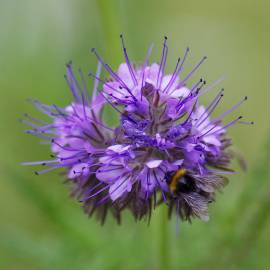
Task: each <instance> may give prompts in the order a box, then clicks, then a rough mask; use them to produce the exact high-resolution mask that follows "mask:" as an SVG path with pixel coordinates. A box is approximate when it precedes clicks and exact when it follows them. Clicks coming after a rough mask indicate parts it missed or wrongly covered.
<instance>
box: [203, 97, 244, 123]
mask: <svg viewBox="0 0 270 270" xmlns="http://www.w3.org/2000/svg"><path fill="white" fill-rule="evenodd" d="M246 100H247V96H246V97H244V98H243V99H242V100H241V101H239V102H238V103H237V104H236V105H234V106H233V107H232V108H231V109H230V110H228V111H226V112H225V113H223V114H222V115H220V116H219V117H217V118H216V119H214V120H212V121H211V122H209V124H207V125H206V127H207V126H209V125H212V124H213V123H216V122H218V121H219V120H221V119H222V118H224V117H225V116H227V115H228V114H230V113H231V112H233V111H235V110H236V109H237V108H238V107H239V106H241V105H242V103H243V102H245V101H246Z"/></svg>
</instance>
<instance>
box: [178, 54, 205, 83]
mask: <svg viewBox="0 0 270 270" xmlns="http://www.w3.org/2000/svg"><path fill="white" fill-rule="evenodd" d="M206 59H207V56H204V57H203V58H202V59H201V60H200V61H199V63H198V64H197V65H196V66H195V67H194V68H193V69H192V70H191V71H190V72H189V74H188V75H187V76H186V77H185V79H184V80H183V81H182V82H180V86H183V85H184V83H185V82H186V81H187V80H188V79H189V78H190V77H191V76H192V75H193V74H194V73H195V72H196V71H197V69H198V68H199V67H200V66H201V64H202V63H203V62H204V61H205V60H206Z"/></svg>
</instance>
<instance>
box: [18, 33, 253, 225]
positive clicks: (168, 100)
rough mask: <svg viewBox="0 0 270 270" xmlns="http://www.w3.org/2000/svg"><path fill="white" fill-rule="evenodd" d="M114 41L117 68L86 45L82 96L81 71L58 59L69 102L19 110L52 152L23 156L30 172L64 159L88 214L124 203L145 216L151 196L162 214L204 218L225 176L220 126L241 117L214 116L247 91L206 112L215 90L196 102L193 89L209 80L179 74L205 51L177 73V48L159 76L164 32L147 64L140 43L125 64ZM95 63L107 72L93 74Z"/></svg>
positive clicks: (197, 91) (226, 156)
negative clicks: (110, 118) (112, 121)
mask: <svg viewBox="0 0 270 270" xmlns="http://www.w3.org/2000/svg"><path fill="white" fill-rule="evenodd" d="M121 40H122V45H123V52H124V57H125V63H122V64H121V65H120V66H119V68H118V70H117V71H113V70H112V69H111V67H110V66H109V65H108V64H106V63H105V62H104V60H103V59H102V58H101V57H100V56H99V54H98V53H97V51H96V50H95V49H93V50H92V52H93V53H94V54H95V55H96V57H97V59H98V63H99V64H98V69H97V73H96V74H95V75H94V74H92V73H89V75H90V76H91V77H93V78H94V89H93V91H92V96H91V97H90V96H89V94H88V90H87V87H86V82H85V79H84V76H83V75H82V72H81V71H80V70H79V75H80V81H78V80H77V79H76V77H75V75H74V73H73V69H72V65H71V64H68V65H67V76H66V79H67V82H68V84H69V87H70V89H71V92H72V94H73V97H74V100H73V102H72V103H71V104H70V105H69V106H67V107H66V108H59V107H57V106H56V105H52V106H48V105H44V104H41V103H39V102H38V101H33V103H34V105H35V106H36V107H37V108H38V109H39V110H40V111H41V112H43V113H45V114H47V115H48V116H49V117H50V118H52V121H50V122H49V123H45V122H43V121H40V120H37V119H36V118H32V117H29V116H27V118H28V119H25V120H23V122H24V123H26V124H28V125H30V126H31V127H32V128H33V129H32V130H29V131H27V133H30V134H32V135H35V136H37V137H40V138H42V139H45V140H47V141H49V142H50V143H51V149H52V152H53V159H52V160H49V161H40V162H27V163H24V164H25V165H43V166H45V167H46V169H44V170H41V171H38V172H36V174H42V173H44V172H47V171H49V170H54V169H58V168H64V169H65V171H66V173H67V178H68V179H69V180H70V181H71V182H72V183H73V187H74V190H73V195H74V196H76V197H78V198H79V199H80V201H81V202H82V203H83V205H84V209H85V211H86V212H87V213H88V214H89V215H92V214H93V213H94V212H95V211H96V212H97V215H98V218H100V219H101V221H102V222H104V220H105V217H106V214H107V211H108V210H109V211H111V212H112V214H113V216H114V217H115V218H116V219H117V221H118V222H120V218H121V212H122V211H123V210H124V209H125V208H127V209H129V210H130V211H131V212H132V213H133V215H134V217H135V218H136V219H142V218H145V217H147V216H148V217H149V218H150V216H151V213H152V210H153V209H154V208H155V207H156V206H157V205H159V204H161V203H165V204H167V205H168V212H169V215H171V214H172V213H173V212H175V213H176V216H177V217H181V218H182V219H187V220H190V219H191V217H199V218H201V219H203V220H207V219H208V204H209V203H210V202H212V201H213V200H214V197H215V193H216V191H217V190H220V189H221V188H222V187H224V186H225V184H226V183H227V178H226V175H227V174H231V173H233V171H232V170H231V169H229V167H228V166H229V163H230V161H231V159H232V154H231V152H230V151H229V150H228V147H229V146H230V145H231V140H230V139H229V138H228V137H227V129H228V128H229V127H231V126H233V125H235V124H237V123H242V124H249V123H248V122H243V121H242V120H241V118H242V117H241V116H239V117H237V118H236V119H234V120H233V121H231V122H229V123H226V124H223V118H224V117H225V116H227V115H228V114H229V113H230V112H232V111H234V110H236V109H237V108H238V107H239V106H240V105H241V104H242V103H243V102H244V101H245V100H246V99H247V98H246V97H245V98H244V99H243V100H242V101H240V102H239V103H237V104H236V105H235V106H233V107H232V108H231V109H230V110H228V111H226V112H225V113H223V114H221V115H220V116H218V117H216V118H213V119H211V116H212V113H213V112H214V110H215V108H216V107H217V106H218V105H219V104H220V102H221V100H222V98H223V96H224V90H223V89H222V90H220V91H219V92H218V93H217V94H216V96H215V98H214V99H213V100H212V102H211V103H210V104H209V105H208V106H207V107H204V106H202V105H200V104H199V97H200V96H202V95H203V94H205V93H206V92H208V91H209V90H211V89H213V88H214V87H215V86H216V85H217V83H218V82H219V81H217V82H215V83H214V84H213V85H210V86H206V82H205V81H204V80H203V79H200V80H199V81H197V82H195V83H193V85H192V84H190V83H189V81H190V79H191V77H192V76H193V74H194V73H195V72H196V71H197V69H198V68H199V66H200V65H201V64H202V63H203V62H204V61H205V59H206V57H203V58H202V59H201V60H200V61H199V62H198V64H197V65H196V66H195V67H194V68H193V69H192V70H191V71H190V72H188V73H187V75H186V76H182V73H181V71H182V70H183V69H184V64H185V61H186V59H187V56H188V54H189V49H187V50H186V52H185V54H184V56H183V58H182V59H180V58H179V59H178V60H177V63H176V67H175V69H174V71H173V72H172V73H171V74H168V75H166V74H165V67H166V60H167V54H168V47H167V38H166V37H165V39H164V43H163V50H162V55H161V59H160V61H159V64H157V63H153V64H149V57H150V53H151V49H150V51H149V53H148V55H147V57H146V60H145V61H144V63H143V64H142V65H140V66H135V65H134V64H133V63H131V61H130V60H129V57H128V54H127V51H126V48H125V45H124V40H123V38H122V36H121ZM101 67H103V68H104V69H105V70H106V71H107V72H108V75H109V77H108V78H106V79H101V78H100V72H101ZM98 83H100V84H101V87H100V88H99V86H98ZM189 84H190V85H189ZM106 105H110V106H111V107H112V108H113V109H114V110H115V112H116V113H117V114H118V115H119V124H118V126H116V127H109V126H107V124H106V123H105V120H104V119H103V116H102V112H103V109H104V106H106Z"/></svg>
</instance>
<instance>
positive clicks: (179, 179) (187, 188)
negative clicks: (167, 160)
mask: <svg viewBox="0 0 270 270" xmlns="http://www.w3.org/2000/svg"><path fill="white" fill-rule="evenodd" d="M167 183H168V185H169V189H170V192H171V193H172V194H174V195H179V194H180V193H190V192H193V191H195V190H196V186H195V181H194V179H193V178H192V177H191V176H190V175H188V174H187V170H186V169H179V170H177V171H176V172H174V173H172V174H170V175H168V176H167Z"/></svg>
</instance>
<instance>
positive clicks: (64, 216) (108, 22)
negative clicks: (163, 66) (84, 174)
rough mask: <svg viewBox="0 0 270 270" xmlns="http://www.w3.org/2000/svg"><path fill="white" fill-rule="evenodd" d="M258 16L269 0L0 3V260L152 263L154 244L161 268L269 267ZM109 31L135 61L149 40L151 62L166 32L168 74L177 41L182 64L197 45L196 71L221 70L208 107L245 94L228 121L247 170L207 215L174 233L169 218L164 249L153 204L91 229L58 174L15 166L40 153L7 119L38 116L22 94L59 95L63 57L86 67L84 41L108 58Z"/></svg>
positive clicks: (66, 265) (89, 58) (269, 43)
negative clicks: (149, 215) (144, 213)
mask: <svg viewBox="0 0 270 270" xmlns="http://www.w3.org/2000/svg"><path fill="white" fill-rule="evenodd" d="M269 14H270V2H269V1H268V0H256V1H255V0H254V1H250V0H245V1H243V0H227V1H213V0H204V1H192V0H191V1H182V0H167V1H161V0H147V1H146V0H136V1H126V0H118V1H113V0H108V1H106V0H101V1H99V0H97V1H91V0H47V1H41V0H25V1H20V0H0V67H1V68H0V70H1V72H0V91H1V96H0V129H1V132H0V136H1V137H0V138H1V143H0V180H1V182H0V213H1V216H0V269H3V270H4V269H14V270H17V269H20V270H24V269H27V270H32V269H35V270H36V269H38V270H39V269H40V270H41V269H72V270H74V269H76V270H81V269H91V270H94V269H118V270H120V269H125V270H131V269H160V268H161V265H160V257H161V256H162V254H163V252H168V254H169V264H170V267H169V268H170V269H238V270H239V269H245V270H247V269H269V268H270V261H269V254H270V226H269V225H270V212H269V211H270V181H269V180H270V177H269V176H270V171H269V166H270V120H269V112H270V110H269V99H270V87H269V85H270V82H269V79H270V76H269V72H270V68H269V63H270V34H269V29H270V16H269ZM120 33H124V35H125V39H126V44H127V47H128V51H129V54H130V57H131V58H132V59H134V60H135V61H136V62H140V61H141V60H143V58H144V57H145V54H146V51H147V48H148V46H149V45H150V44H151V43H152V42H153V43H155V48H154V52H153V56H152V60H153V61H154V60H156V61H158V60H159V56H160V50H161V45H162V39H163V36H164V35H167V36H168V38H169V39H168V42H169V58H168V69H167V70H168V71H170V70H172V68H173V66H174V64H175V62H176V59H177V57H178V55H179V54H180V55H182V54H183V52H184V49H185V47H186V46H190V48H191V56H190V58H189V61H188V64H187V68H186V71H188V70H189V68H191V67H192V65H193V64H194V63H195V62H196V61H198V59H199V58H200V57H201V56H202V55H205V54H206V55H207V56H208V60H207V62H206V63H205V64H204V65H203V67H202V68H201V69H200V71H199V72H198V76H201V75H203V76H205V78H206V79H207V81H208V82H212V81H214V80H215V79H218V78H219V77H220V76H222V75H225V76H226V80H225V81H224V82H223V83H222V84H221V85H220V87H225V91H226V98H225V100H224V102H223V103H222V106H221V108H219V110H217V112H216V114H218V113H219V112H220V111H221V110H224V109H227V108H230V107H231V106H232V105H233V104H234V103H236V102H237V101H238V100H240V99H241V98H242V97H243V96H245V95H248V97H249V99H248V102H247V103H245V104H244V105H243V106H242V107H241V108H240V109H239V110H238V112H237V115H239V113H240V114H243V115H244V116H245V117H246V119H248V120H254V121H255V125H254V126H243V125H242V126H241V125H239V126H235V127H234V128H232V129H231V130H230V135H231V136H232V137H233V141H234V144H235V147H234V149H235V150H236V151H237V152H238V153H239V155H243V156H244V158H245V159H246V161H247V163H248V170H247V172H241V171H240V173H239V174H238V175H235V176H232V177H231V178H230V179H231V181H230V185H229V186H228V187H226V189H225V190H224V193H222V194H219V195H218V196H217V202H216V203H215V204H213V205H211V208H210V214H211V220H210V221H209V222H208V223H204V222H202V221H194V222H193V223H192V224H191V225H190V224H187V223H181V224H180V234H179V235H177V233H176V229H175V220H172V221H171V222H170V223H169V229H168V232H167V235H165V237H166V238H167V244H166V245H167V246H162V245H164V243H166V241H165V242H164V239H163V240H162V238H164V235H162V233H161V231H160V220H161V218H160V215H161V213H160V211H156V213H155V214H154V217H153V220H152V223H151V225H150V226H147V224H146V223H134V221H133V219H132V218H131V216H130V215H129V214H128V213H127V214H126V215H125V216H124V219H123V224H122V225H121V226H120V227H119V226H117V225H116V224H115V222H114V221H113V220H112V219H110V218H109V219H108V220H107V223H106V224H105V225H104V226H103V227H101V226H100V225H99V224H98V223H97V221H96V220H94V219H88V218H87V217H86V216H85V215H84V214H83V212H82V211H81V209H80V204H79V203H78V202H76V201H74V200H71V199H70V198H69V187H68V186H65V185H63V180H62V178H61V177H59V175H58V174H57V173H55V172H52V173H47V174H45V175H42V176H39V177H37V176H35V175H34V174H33V171H34V170H35V169H36V168H30V167H22V166H20V164H19V163H20V162H22V161H32V160H42V159H47V157H48V155H49V149H48V147H47V146H46V145H39V144H38V143H39V140H38V139H37V138H34V137H30V136H29V135H26V134H24V133H23V130H24V129H26V127H25V126H23V125H22V124H21V123H19V122H18V121H17V120H18V118H20V117H21V115H23V113H26V112H27V113H30V114H32V115H34V116H39V115H40V114H39V113H38V112H37V111H35V110H34V108H33V107H32V106H31V105H30V103H28V102H27V101H26V99H27V98H29V97H30V98H31V97H33V98H37V99H39V100H40V101H42V102H44V103H48V104H52V103H55V104H58V105H60V106H65V105H66V104H68V102H69V101H70V100H71V96H70V94H69V91H68V87H67V85H66V83H65V80H64V78H63V75H64V73H65V68H64V64H65V63H66V62H68V61H69V60H73V63H74V65H75V66H77V67H81V68H82V69H83V70H84V71H85V72H86V71H88V70H95V65H96V59H95V57H94V56H93V55H92V54H91V53H90V48H92V47H96V48H98V49H99V51H100V52H101V53H102V55H104V56H105V57H106V59H108V61H109V62H110V63H111V64H112V65H113V66H114V67H116V66H117V63H119V62H120V61H122V56H121V49H120V40H119V34H120ZM195 78H196V76H195V77H194V79H195ZM89 82H90V81H89ZM213 95H214V92H213V93H209V94H208V95H207V96H205V97H204V98H203V99H202V101H203V102H207V101H209V100H210V99H211V98H212V97H213ZM234 166H235V168H236V169H238V167H239V166H238V165H237V163H235V165H234ZM162 243H163V244H162Z"/></svg>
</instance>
